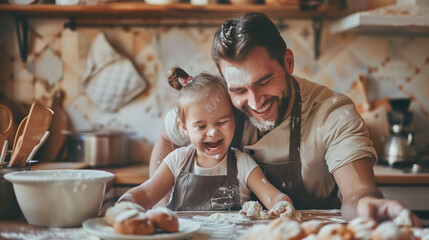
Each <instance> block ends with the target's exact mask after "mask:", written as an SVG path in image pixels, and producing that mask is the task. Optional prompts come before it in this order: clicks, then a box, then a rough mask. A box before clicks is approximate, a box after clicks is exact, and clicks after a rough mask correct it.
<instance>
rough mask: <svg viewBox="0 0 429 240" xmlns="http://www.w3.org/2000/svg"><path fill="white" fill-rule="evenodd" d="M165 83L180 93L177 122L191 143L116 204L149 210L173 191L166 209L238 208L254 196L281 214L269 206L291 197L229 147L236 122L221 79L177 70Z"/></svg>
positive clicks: (245, 158)
mask: <svg viewBox="0 0 429 240" xmlns="http://www.w3.org/2000/svg"><path fill="white" fill-rule="evenodd" d="M169 84H170V85H171V86H172V87H174V88H175V89H177V90H180V92H179V97H178V99H177V117H178V123H179V124H180V126H181V127H182V129H183V131H184V133H185V134H186V136H188V137H189V138H190V141H191V145H189V146H187V147H182V148H178V149H176V150H174V151H173V152H171V153H170V154H169V155H168V156H167V157H166V158H165V159H164V161H163V162H162V163H161V165H160V166H159V168H158V170H157V171H156V172H155V173H154V175H153V176H152V177H151V178H150V179H149V180H147V181H146V182H144V183H143V184H141V185H140V186H137V187H135V188H132V189H131V190H129V191H127V192H126V193H125V194H124V195H123V196H122V197H121V198H120V199H119V201H132V202H136V203H138V204H140V205H141V206H143V207H144V208H146V209H149V208H152V207H153V206H154V205H155V204H156V203H157V202H158V201H159V200H161V199H162V197H163V196H164V195H165V194H167V193H168V192H169V191H170V190H171V189H172V188H173V192H172V193H171V198H170V202H169V204H168V208H170V209H171V210H174V211H191V210H192V211H213V210H240V209H241V206H242V203H244V202H246V201H248V200H249V198H250V197H249V196H250V193H251V192H254V193H255V194H256V196H257V197H258V198H259V199H260V200H261V202H262V203H263V204H264V206H265V207H266V208H267V209H271V210H273V211H272V212H273V213H274V214H275V215H280V214H281V213H282V212H284V211H286V210H285V209H283V208H279V207H276V208H275V209H273V207H274V206H275V205H276V204H277V203H280V205H283V206H284V204H285V203H286V204H288V205H289V204H290V203H291V199H290V198H289V197H288V196H286V195H285V194H283V193H281V192H280V191H279V190H278V189H276V188H275V187H274V186H273V185H271V184H270V183H269V182H268V181H267V179H266V178H265V176H264V174H263V173H262V171H261V169H260V168H259V166H258V165H257V164H256V163H255V162H254V160H253V159H252V158H251V157H250V156H248V155H247V154H245V153H243V152H240V151H239V150H237V149H231V148H230V144H231V141H232V138H233V135H234V128H235V119H234V113H233V109H232V105H231V102H230V98H229V95H228V91H227V88H226V86H225V85H224V84H223V81H221V79H219V78H218V77H216V76H212V75H209V74H206V73H201V74H200V75H198V76H197V77H195V78H192V77H191V76H189V75H188V74H187V73H186V72H185V71H183V70H182V69H181V68H178V67H176V68H173V69H172V71H171V72H170V74H169ZM277 206H279V204H277Z"/></svg>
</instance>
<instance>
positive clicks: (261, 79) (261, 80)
mask: <svg viewBox="0 0 429 240" xmlns="http://www.w3.org/2000/svg"><path fill="white" fill-rule="evenodd" d="M273 75H274V73H268V74H266V75H265V76H263V77H261V78H259V79H258V81H256V82H255V83H254V84H258V83H260V82H263V81H265V80H267V79H268V78H270V77H272V76H273Z"/></svg>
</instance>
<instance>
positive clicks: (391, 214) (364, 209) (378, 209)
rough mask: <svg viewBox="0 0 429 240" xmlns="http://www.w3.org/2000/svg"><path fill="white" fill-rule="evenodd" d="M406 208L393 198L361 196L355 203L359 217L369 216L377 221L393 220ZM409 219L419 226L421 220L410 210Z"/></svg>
mask: <svg viewBox="0 0 429 240" xmlns="http://www.w3.org/2000/svg"><path fill="white" fill-rule="evenodd" d="M405 209H406V208H405V207H404V206H403V205H402V204H401V203H399V202H398V201H395V200H388V199H379V198H374V197H369V196H367V197H363V198H361V199H360V200H359V202H358V204H357V213H358V215H359V216H360V217H369V218H372V219H374V220H376V221H378V222H381V221H386V220H394V219H395V218H397V217H398V216H399V214H401V212H402V211H403V210H405ZM410 221H411V223H412V225H413V226H415V227H421V226H422V221H421V220H420V218H418V217H417V216H416V215H415V214H414V213H412V212H411V211H410Z"/></svg>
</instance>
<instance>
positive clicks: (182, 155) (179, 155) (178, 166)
mask: <svg viewBox="0 0 429 240" xmlns="http://www.w3.org/2000/svg"><path fill="white" fill-rule="evenodd" d="M193 149H194V147H193V146H192V145H189V146H187V147H181V148H177V149H175V150H174V151H173V152H171V153H170V154H168V155H167V157H165V158H164V162H165V163H166V164H167V166H168V167H169V168H170V171H171V173H173V175H174V179H175V180H176V179H177V177H178V176H179V174H180V173H181V172H182V169H183V167H184V166H185V164H186V160H187V159H188V158H189V156H190V155H191V153H192V151H193ZM233 151H234V153H235V157H236V159H237V178H238V183H239V188H240V201H241V204H243V203H245V202H246V201H248V200H249V199H250V193H251V191H250V189H249V188H248V187H247V178H248V177H249V175H250V173H251V172H252V171H253V169H254V168H255V167H258V164H256V162H255V161H254V160H253V159H252V158H251V157H250V156H249V155H247V154H245V153H243V152H241V151H240V150H238V149H233ZM192 173H194V174H197V175H226V174H227V157H226V156H225V157H224V158H223V159H222V161H221V162H219V163H218V164H217V165H216V166H214V167H212V168H203V167H200V166H198V164H197V161H194V167H193V172H192Z"/></svg>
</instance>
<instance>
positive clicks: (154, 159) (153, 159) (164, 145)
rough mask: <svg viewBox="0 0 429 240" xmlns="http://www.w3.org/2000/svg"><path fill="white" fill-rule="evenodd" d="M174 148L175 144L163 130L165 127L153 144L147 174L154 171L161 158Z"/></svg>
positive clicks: (150, 174) (151, 173)
mask: <svg viewBox="0 0 429 240" xmlns="http://www.w3.org/2000/svg"><path fill="white" fill-rule="evenodd" d="M176 148H177V146H176V145H174V144H173V143H171V141H170V139H169V138H168V136H167V133H166V132H165V128H163V129H162V131H161V134H160V136H159V137H158V139H157V140H156V142H155V144H154V145H153V149H152V154H151V155H150V162H149V176H152V175H153V174H154V173H155V171H156V169H158V167H159V165H160V164H161V163H162V160H163V159H164V158H165V157H166V156H167V155H168V154H169V153H171V152H172V151H173V150H174V149H176Z"/></svg>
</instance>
